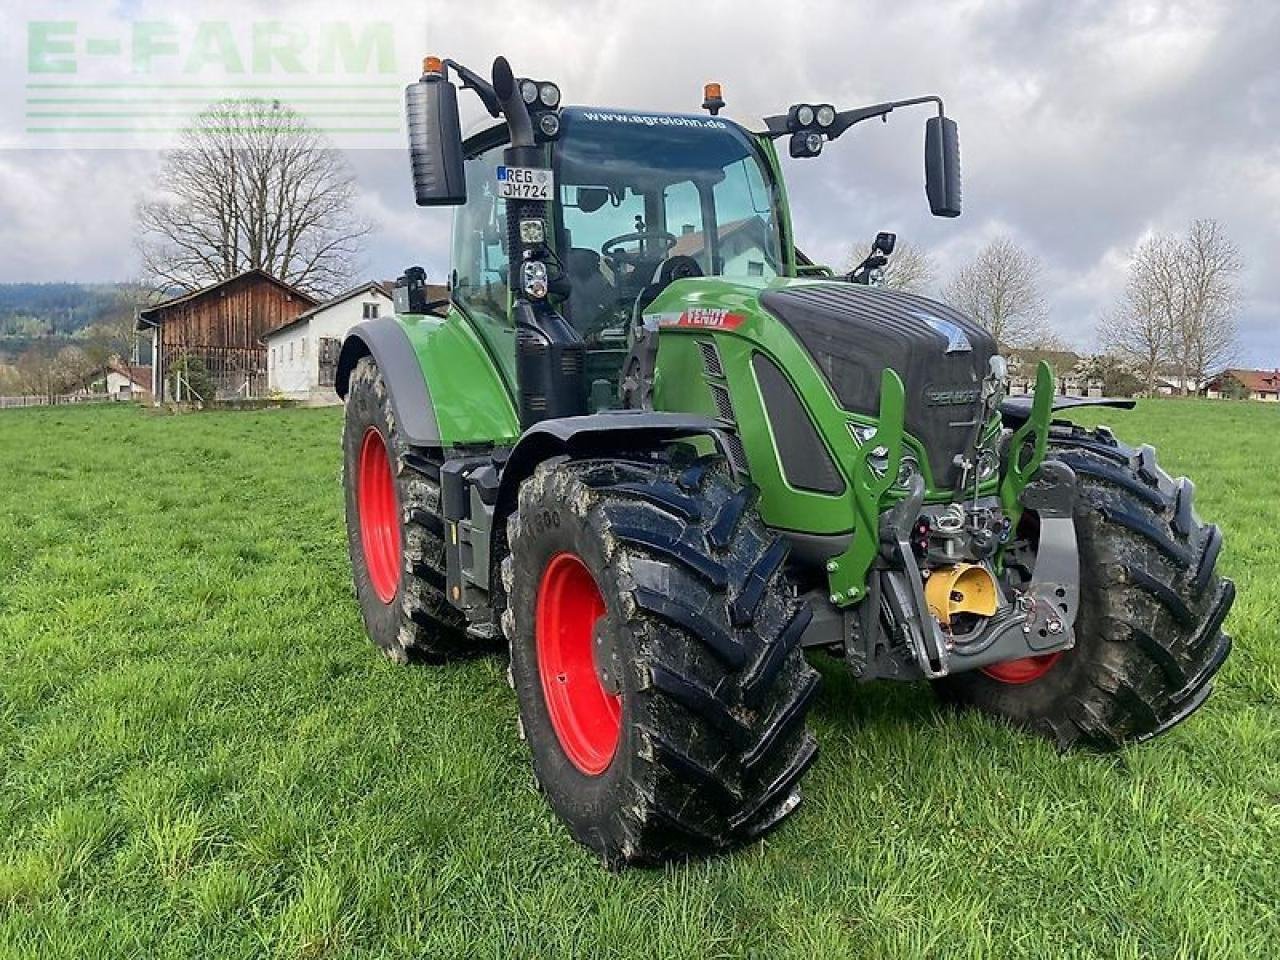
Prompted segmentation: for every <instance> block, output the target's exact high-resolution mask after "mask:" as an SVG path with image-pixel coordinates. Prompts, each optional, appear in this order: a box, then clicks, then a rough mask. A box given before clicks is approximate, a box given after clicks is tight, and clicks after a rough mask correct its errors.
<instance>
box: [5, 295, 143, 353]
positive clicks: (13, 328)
mask: <svg viewBox="0 0 1280 960" xmlns="http://www.w3.org/2000/svg"><path fill="white" fill-rule="evenodd" d="M122 287H123V285H122V284H121V285H117V284H110V283H0V339H9V338H17V339H22V340H27V339H31V338H34V337H42V336H49V335H53V336H62V337H65V336H69V335H70V334H73V333H75V332H76V331H77V330H81V329H83V328H84V327H87V326H89V325H90V324H92V323H94V322H95V321H97V320H98V319H99V318H101V317H102V316H103V315H104V314H106V313H107V311H108V310H110V309H111V307H112V306H113V305H114V303H115V297H116V295H117V293H118V291H119V290H120V289H121V288H122Z"/></svg>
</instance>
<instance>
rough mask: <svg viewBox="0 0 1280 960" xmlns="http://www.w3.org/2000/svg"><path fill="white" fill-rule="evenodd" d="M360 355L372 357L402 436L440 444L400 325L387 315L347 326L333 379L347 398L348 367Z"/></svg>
mask: <svg viewBox="0 0 1280 960" xmlns="http://www.w3.org/2000/svg"><path fill="white" fill-rule="evenodd" d="M362 357H373V361H374V363H376V364H377V365H378V370H379V371H380V372H381V373H382V379H383V381H384V382H385V383H386V385H387V392H388V393H389V394H390V395H391V409H392V410H393V411H395V415H396V423H397V425H398V426H399V428H400V430H401V431H403V434H404V438H405V439H406V440H407V441H408V442H409V443H410V444H412V445H414V446H420V447H439V446H441V440H440V425H439V423H438V422H437V421H436V411H435V407H434V406H433V405H432V403H431V391H430V390H429V389H428V387H427V380H426V377H425V376H423V373H422V368H421V367H420V366H419V365H418V360H417V355H416V354H415V353H414V349H413V344H412V343H410V342H409V336H408V334H406V333H405V331H404V328H403V327H402V326H400V324H399V323H397V322H396V321H395V320H393V319H392V318H390V317H385V318H382V319H379V320H367V321H365V322H364V323H361V324H357V325H356V326H355V327H352V328H351V332H350V333H348V334H347V338H346V339H345V340H344V341H343V342H342V351H341V352H340V353H339V354H338V369H337V371H336V373H335V375H334V381H333V385H334V389H335V390H337V392H338V396H340V397H341V398H342V399H343V400H346V399H347V390H348V388H349V386H350V383H351V371H352V370H354V369H355V368H356V364H357V363H359V362H360V359H361V358H362Z"/></svg>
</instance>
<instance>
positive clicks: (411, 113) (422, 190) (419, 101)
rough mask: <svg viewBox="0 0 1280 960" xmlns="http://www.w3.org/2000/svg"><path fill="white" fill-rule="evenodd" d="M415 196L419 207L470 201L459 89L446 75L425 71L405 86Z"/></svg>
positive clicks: (454, 204)
mask: <svg viewBox="0 0 1280 960" xmlns="http://www.w3.org/2000/svg"><path fill="white" fill-rule="evenodd" d="M404 108H405V119H406V120H407V122H408V127H409V162H410V164H411V166H412V168H413V195H414V199H415V200H416V201H417V203H418V206H420V207H438V206H456V205H458V204H460V203H466V202H467V181H466V178H465V177H464V175H463V170H462V128H461V126H460V125H459V123H458V90H457V88H456V87H454V85H453V84H452V83H450V82H449V81H448V80H446V79H445V78H444V77H443V76H439V75H432V74H425V75H424V76H423V78H422V79H421V80H419V81H418V82H417V83H411V84H409V85H408V86H407V87H405V89H404Z"/></svg>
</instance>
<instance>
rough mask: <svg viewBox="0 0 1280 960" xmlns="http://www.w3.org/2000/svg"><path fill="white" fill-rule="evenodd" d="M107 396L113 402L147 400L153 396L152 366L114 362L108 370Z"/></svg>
mask: <svg viewBox="0 0 1280 960" xmlns="http://www.w3.org/2000/svg"><path fill="white" fill-rule="evenodd" d="M107 396H109V397H110V398H111V399H112V400H145V399H147V398H148V397H150V396H151V367H150V365H145V366H144V365H143V364H133V365H132V366H126V365H125V364H123V363H118V362H114V361H113V362H112V363H111V365H110V366H109V367H108V368H107Z"/></svg>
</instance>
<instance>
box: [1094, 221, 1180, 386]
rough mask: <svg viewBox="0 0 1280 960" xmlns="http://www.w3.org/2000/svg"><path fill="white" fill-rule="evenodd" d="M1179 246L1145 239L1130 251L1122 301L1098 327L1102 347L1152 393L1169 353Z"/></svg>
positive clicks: (1168, 240)
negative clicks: (1121, 360) (1129, 367)
mask: <svg viewBox="0 0 1280 960" xmlns="http://www.w3.org/2000/svg"><path fill="white" fill-rule="evenodd" d="M1177 248H1178V244H1177V241H1176V240H1174V239H1173V238H1172V237H1167V236H1162V235H1156V236H1151V237H1148V238H1147V239H1146V240H1144V241H1143V242H1142V243H1140V244H1139V245H1138V247H1137V249H1136V250H1134V252H1133V258H1132V260H1131V261H1130V264H1129V278H1128V280H1127V281H1126V283H1125V290H1124V297H1123V299H1122V300H1121V301H1120V303H1119V305H1117V306H1116V307H1115V308H1114V309H1112V310H1111V311H1109V312H1108V313H1106V314H1105V315H1104V316H1103V317H1102V319H1101V320H1100V321H1099V324H1098V334H1099V338H1100V339H1101V341H1102V346H1103V347H1104V348H1105V349H1106V350H1108V351H1109V352H1111V353H1114V354H1116V355H1117V356H1119V357H1120V358H1122V359H1123V360H1124V361H1125V362H1127V363H1128V364H1129V365H1130V366H1132V367H1133V368H1134V370H1135V371H1136V372H1137V373H1138V376H1139V378H1140V379H1141V380H1142V384H1143V389H1144V391H1145V392H1146V393H1147V394H1148V395H1150V394H1152V393H1155V389H1156V377H1157V376H1158V375H1159V373H1160V368H1161V367H1163V366H1164V365H1165V364H1167V363H1168V362H1169V358H1170V357H1171V356H1172V354H1173V332H1174V327H1175V324H1176V316H1177V313H1178V305H1177V297H1176V296H1175V295H1174V291H1175V289H1176V286H1177V282H1176V278H1177V262H1178V259H1179V255H1178V249H1177Z"/></svg>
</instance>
